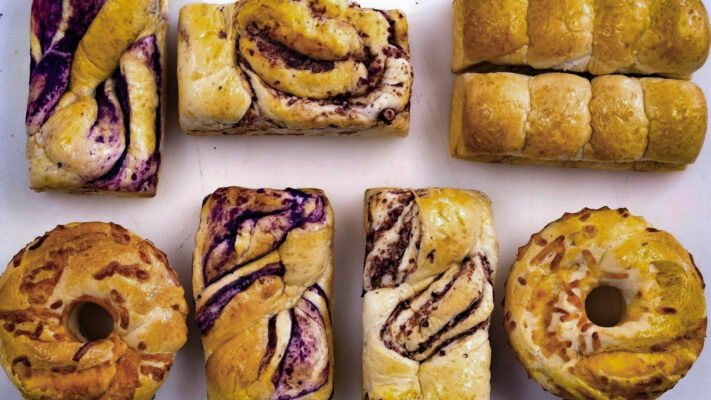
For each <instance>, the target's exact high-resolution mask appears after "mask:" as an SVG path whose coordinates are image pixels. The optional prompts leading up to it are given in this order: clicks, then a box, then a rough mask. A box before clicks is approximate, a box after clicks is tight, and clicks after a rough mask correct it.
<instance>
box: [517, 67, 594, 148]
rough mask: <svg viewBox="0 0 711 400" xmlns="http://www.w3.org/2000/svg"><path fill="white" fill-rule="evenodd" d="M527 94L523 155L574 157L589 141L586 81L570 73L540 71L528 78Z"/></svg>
mask: <svg viewBox="0 0 711 400" xmlns="http://www.w3.org/2000/svg"><path fill="white" fill-rule="evenodd" d="M530 96H531V111H530V112H529V114H528V121H527V123H526V146H525V147H524V149H523V155H524V156H525V157H529V158H543V159H551V158H558V159H560V158H574V157H575V156H576V155H577V153H578V151H579V150H580V149H581V148H582V147H583V145H584V144H585V143H587V142H588V140H590V133H591V128H590V111H589V109H588V105H589V104H590V97H591V93H590V82H589V81H588V80H587V79H584V78H581V77H579V76H576V75H571V74H543V75H539V76H536V77H534V78H532V79H531V85H530Z"/></svg>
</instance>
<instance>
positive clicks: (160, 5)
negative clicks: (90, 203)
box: [26, 0, 168, 197]
mask: <svg viewBox="0 0 711 400" xmlns="http://www.w3.org/2000/svg"><path fill="white" fill-rule="evenodd" d="M167 7H168V4H167V0H64V1H62V0H33V2H32V18H31V22H30V25H31V29H30V45H31V60H30V89H29V99H28V103H27V116H26V128H27V160H28V163H29V180H30V187H31V188H32V189H34V190H36V191H45V190H59V191H68V192H99V193H113V194H119V195H126V196H142V197H149V196H153V195H154V194H155V191H156V185H157V183H158V168H159V165H160V159H161V158H160V149H161V142H162V139H163V134H162V131H163V112H162V108H163V101H162V100H163V92H164V90H163V85H164V79H163V68H164V65H165V61H164V58H165V53H166V51H165V50H166V38H165V35H166V30H167V27H168V18H167Z"/></svg>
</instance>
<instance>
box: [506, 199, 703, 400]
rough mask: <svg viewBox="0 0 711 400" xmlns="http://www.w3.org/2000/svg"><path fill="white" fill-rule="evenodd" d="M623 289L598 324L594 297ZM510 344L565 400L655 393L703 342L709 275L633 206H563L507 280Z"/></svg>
mask: <svg viewBox="0 0 711 400" xmlns="http://www.w3.org/2000/svg"><path fill="white" fill-rule="evenodd" d="M600 286H612V287H615V288H617V289H618V290H619V291H620V293H621V297H622V299H624V306H625V307H624V308H625V309H626V311H625V312H623V313H622V314H623V315H621V320H620V321H619V322H618V323H617V324H615V325H614V326H611V327H603V326H598V325H595V324H593V323H592V322H591V321H590V320H589V319H588V315H587V314H586V304H585V302H586V297H587V295H588V294H589V293H590V292H591V291H592V290H593V289H595V288H596V287H600ZM504 309H505V316H504V325H505V328H506V331H507V332H508V334H509V338H510V342H511V346H512V347H513V349H514V351H515V353H516V355H517V357H518V359H519V360H520V361H521V363H522V364H523V366H524V367H525V368H526V370H528V372H529V374H530V375H531V376H532V377H533V378H534V379H535V380H536V381H538V383H540V384H541V385H542V386H543V388H544V389H546V390H548V391H550V392H552V393H553V394H556V395H558V396H561V397H563V398H566V399H615V400H622V399H654V398H657V397H659V396H660V395H661V394H662V393H664V392H665V391H666V390H668V389H671V388H672V387H673V386H674V385H675V384H676V383H677V382H678V381H679V379H681V378H682V377H683V376H684V375H685V374H686V373H687V372H688V371H689V369H690V368H691V366H692V364H693V363H694V361H696V359H697V358H698V356H699V354H700V353H701V350H702V348H703V345H704V337H705V332H706V303H705V300H704V282H703V278H702V276H701V273H700V272H699V270H698V269H697V268H696V266H695V264H694V261H693V258H692V257H691V254H689V252H687V251H686V250H685V249H684V248H683V247H682V246H681V244H679V242H677V241H676V239H674V237H673V236H672V235H671V234H669V233H667V232H664V231H660V230H657V229H655V228H653V227H651V226H649V224H647V222H646V221H645V220H644V219H643V218H640V217H635V216H632V215H630V213H629V212H628V211H627V210H626V209H623V208H622V209H618V210H611V209H609V208H607V207H604V208H601V209H599V210H590V209H584V210H582V211H580V212H578V213H574V214H565V215H563V217H562V218H560V219H559V220H557V221H555V222H553V223H551V224H549V225H548V226H546V227H545V228H544V229H543V230H542V231H540V232H538V233H536V234H535V235H533V236H531V240H530V241H529V242H528V244H526V245H525V246H523V247H521V248H520V249H519V252H518V256H517V258H516V261H515V262H514V264H513V265H512V267H511V272H510V275H509V278H508V281H507V283H506V300H505V304H504Z"/></svg>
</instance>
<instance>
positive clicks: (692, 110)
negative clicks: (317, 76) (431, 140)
mask: <svg viewBox="0 0 711 400" xmlns="http://www.w3.org/2000/svg"><path fill="white" fill-rule="evenodd" d="M707 115H708V110H707V106H706V99H705V97H704V94H703V92H702V91H701V89H700V88H699V87H698V86H697V85H695V84H694V83H692V82H688V81H681V80H674V79H661V78H642V79H637V78H629V77H625V76H621V75H609V76H600V77H596V78H594V79H593V80H592V81H589V80H587V79H585V78H582V77H579V76H577V75H572V74H563V73H551V74H541V75H538V76H535V77H530V76H526V75H520V74H512V73H488V74H462V75H460V76H458V77H457V80H456V83H455V94H454V98H453V106H452V121H451V124H452V126H451V135H452V152H453V154H454V155H457V156H462V157H467V156H474V155H511V156H516V157H522V158H527V159H538V160H572V161H583V162H594V163H625V162H627V163H630V162H635V161H653V162H659V163H665V164H668V165H671V166H675V165H676V166H681V167H683V166H684V165H686V164H690V163H693V162H694V160H695V159H696V157H697V156H698V154H699V152H700V151H701V147H702V145H703V143H704V138H705V134H706V127H707Z"/></svg>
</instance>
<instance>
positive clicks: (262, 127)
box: [178, 0, 413, 136]
mask: <svg viewBox="0 0 711 400" xmlns="http://www.w3.org/2000/svg"><path fill="white" fill-rule="evenodd" d="M412 78H413V73H412V66H411V65H410V49H409V44H408V36H407V20H406V19H405V15H404V14H403V13H401V12H400V11H380V10H372V9H364V8H360V7H358V6H357V5H355V3H348V2H347V1H345V0H310V1H305V0H299V1H293V0H242V1H239V2H237V3H236V4H231V5H209V4H191V5H188V6H185V7H183V8H182V9H181V10H180V22H179V35H178V85H179V88H180V123H181V126H182V127H183V129H184V130H185V131H186V132H188V133H191V134H196V135H215V134H310V135H317V134H318V135H325V134H346V133H347V134H356V135H372V134H381V135H397V136H405V135H407V132H408V129H409V121H410V113H409V107H410V92H411V87H412Z"/></svg>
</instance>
